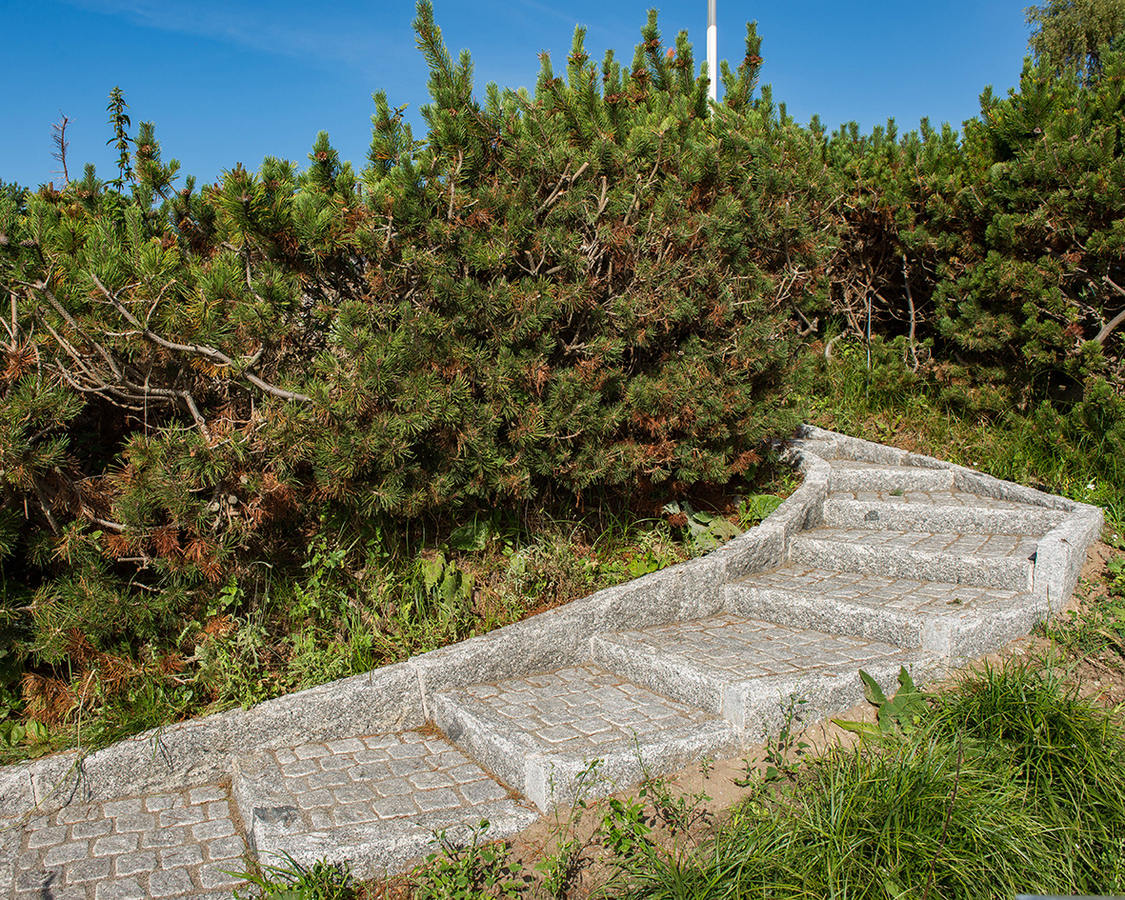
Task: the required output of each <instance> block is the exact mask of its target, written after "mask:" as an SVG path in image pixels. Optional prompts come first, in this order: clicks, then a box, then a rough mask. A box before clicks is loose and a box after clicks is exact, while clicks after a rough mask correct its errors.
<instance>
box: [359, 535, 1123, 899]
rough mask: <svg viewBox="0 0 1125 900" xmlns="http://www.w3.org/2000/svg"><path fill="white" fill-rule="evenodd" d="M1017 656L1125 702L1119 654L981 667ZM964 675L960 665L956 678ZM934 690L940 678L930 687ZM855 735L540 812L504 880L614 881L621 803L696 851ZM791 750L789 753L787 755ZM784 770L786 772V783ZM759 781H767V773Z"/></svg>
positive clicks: (864, 715)
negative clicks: (612, 825)
mask: <svg viewBox="0 0 1125 900" xmlns="http://www.w3.org/2000/svg"><path fill="white" fill-rule="evenodd" d="M1115 553H1116V551H1114V550H1113V548H1111V547H1109V546H1108V545H1106V544H1104V543H1102V542H1098V543H1096V544H1094V545H1093V546H1092V547H1091V548H1090V550H1089V553H1088V554H1087V559H1086V564H1085V565H1084V566H1083V568H1082V572H1081V575H1080V577H1079V582H1078V587H1077V589H1076V591H1075V594H1074V596H1073V597H1072V598H1071V600H1070V602H1069V603H1068V605H1067V607H1066V608H1065V609H1064V610H1063V611H1062V612H1061V613H1060V614H1059V615H1060V619H1062V620H1063V621H1066V619H1067V618H1068V613H1069V612H1074V613H1075V614H1079V613H1081V612H1082V611H1083V610H1088V609H1089V608H1091V607H1092V606H1094V605H1096V604H1097V603H1098V602H1100V601H1102V600H1104V599H1105V597H1106V596H1107V593H1106V586H1105V582H1104V579H1103V573H1104V571H1105V565H1106V562H1107V560H1108V559H1109V558H1110V557H1111V556H1113V555H1114V554H1115ZM1012 658H1029V659H1031V660H1036V661H1040V662H1041V664H1042V665H1044V666H1052V667H1054V668H1056V669H1057V670H1059V671H1061V672H1063V673H1065V675H1066V677H1067V678H1068V679H1069V680H1071V681H1072V682H1073V683H1074V684H1075V685H1076V686H1077V688H1078V690H1079V691H1080V692H1081V693H1082V694H1083V695H1084V696H1088V697H1091V698H1093V699H1095V700H1097V701H1098V702H1100V703H1104V704H1106V705H1108V706H1118V705H1120V704H1125V671H1123V669H1122V666H1121V665H1120V660H1121V656H1120V655H1115V654H1113V653H1112V652H1108V651H1107V652H1103V653H1098V654H1086V655H1083V656H1080V657H1074V656H1068V655H1065V654H1064V653H1063V652H1062V651H1061V650H1060V648H1059V646H1058V645H1057V644H1055V643H1053V642H1052V641H1051V640H1049V639H1048V638H1047V637H1045V636H1044V634H1043V632H1042V630H1040V631H1039V632H1037V633H1036V634H1034V635H1030V636H1028V637H1024V638H1019V639H1017V640H1014V641H1012V642H1011V643H1009V644H1008V645H1007V646H1006V647H1004V648H1003V649H1002V650H1000V651H998V652H996V653H993V654H990V655H989V656H987V657H984V658H983V659H982V660H980V661H978V662H977V663H976V665H980V664H982V663H984V662H987V663H989V664H992V665H998V664H1001V663H1003V662H1004V661H1006V660H1008V659H1012ZM950 677H951V678H956V677H957V673H956V672H954V673H952V674H951V676H950ZM931 687H933V685H931ZM834 718H836V719H840V720H844V721H863V722H874V721H875V718H876V717H875V708H874V707H872V706H871V705H869V704H864V705H861V706H857V707H855V708H853V709H851V710H848V711H846V712H843V713H841V714H840V715H838V716H835V717H834ZM856 739H857V738H856V736H855V735H854V734H853V733H852V732H850V731H847V730H846V729H844V728H841V727H840V726H839V725H836V724H835V723H834V722H832V721H831V720H828V721H819V722H797V723H796V726H795V728H794V733H793V736H792V738H791V740H790V741H789V746H788V748H785V747H781V746H779V745H778V743H777V742H776V741H775V742H774V743H773V745H772V746H769V745H765V744H758V745H755V746H752V747H749V748H747V750H746V752H745V753H744V754H743V755H740V756H738V757H736V758H732V759H721V760H705V761H702V762H701V763H699V764H696V765H694V766H691V767H689V768H687V769H684V770H683V771H681V772H679V773H677V774H675V775H673V776H669V777H667V778H663V779H657V781H656V782H655V784H649V785H647V786H642V787H638V788H634V789H632V790H630V791H627V792H623V793H620V794H617V795H615V796H614V797H612V798H604V799H598V800H594V799H591V800H588V801H586V802H584V803H579V804H578V805H576V806H574V807H569V808H563V809H557V810H555V811H554V812H552V813H550V814H548V815H545V816H541V817H540V819H539V820H538V821H537V822H536V823H535V824H534V825H532V826H531V827H529V828H528V829H526V830H525V831H523V832H521V833H520V834H518V835H516V836H515V837H514V838H511V839H510V840H509V841H508V844H509V846H510V852H509V854H508V860H509V863H508V866H509V868H508V869H507V871H506V874H505V877H506V878H508V879H510V880H513V881H517V882H522V883H523V885H524V887H525V889H526V890H527V892H528V896H530V897H544V898H547V897H551V898H569V900H580V898H587V897H590V896H592V895H594V894H595V893H596V892H598V891H599V890H600V889H603V888H605V887H606V886H607V885H609V884H611V883H612V879H613V877H614V875H615V874H616V872H615V870H614V868H613V867H612V866H611V865H610V864H608V862H607V861H608V859H609V858H610V854H609V852H608V851H607V850H606V848H604V847H603V846H602V841H603V840H604V834H605V832H604V829H602V828H601V826H602V825H603V822H604V820H605V817H606V815H607V813H608V812H609V811H610V810H611V808H612V805H613V804H614V803H615V802H616V803H617V804H621V805H625V806H628V805H636V804H639V805H640V806H641V807H643V821H644V822H645V824H646V825H648V826H649V827H650V828H651V829H652V837H653V838H655V839H656V840H658V841H660V842H661V843H662V844H663V845H664V846H665V848H666V849H668V850H671V851H687V850H691V849H693V848H695V847H697V846H699V845H700V844H702V843H703V842H705V841H706V840H707V838H708V837H709V836H710V835H711V834H713V833H714V830H715V827H716V825H718V824H719V823H721V822H722V820H723V818H724V816H726V815H729V812H730V810H731V809H732V808H733V807H735V806H737V805H738V804H739V803H741V802H743V801H745V800H747V799H749V798H750V797H751V796H752V795H753V794H754V792H755V791H757V790H760V788H756V787H750V786H747V785H746V784H740V782H746V781H747V780H748V779H747V775H748V774H753V773H759V774H760V773H764V771H765V769H766V768H767V766H769V765H771V764H772V765H774V766H775V768H777V767H779V766H778V764H779V763H780V767H781V768H784V764H785V760H786V759H787V760H788V761H790V762H793V761H795V760H797V759H798V758H799V757H800V756H803V755H812V756H815V755H818V754H821V753H823V752H825V751H826V750H828V749H829V748H830V747H833V746H849V745H851V744H852V743H854V741H855V740H856ZM786 749H787V751H788V752H785V751H786ZM784 778H785V776H784V774H781V775H780V776H779V779H780V780H784ZM758 781H759V783H760V779H758ZM363 896H365V897H368V898H380V900H398V898H409V897H411V896H412V881H411V879H410V878H409V877H407V876H403V877H401V878H396V879H391V880H389V881H385V882H380V883H378V884H371V885H368V886H367V893H365V894H364V895H363Z"/></svg>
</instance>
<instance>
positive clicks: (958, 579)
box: [789, 537, 1032, 591]
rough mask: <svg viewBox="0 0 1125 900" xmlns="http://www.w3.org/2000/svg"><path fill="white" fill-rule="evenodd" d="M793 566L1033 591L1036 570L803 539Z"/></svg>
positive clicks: (793, 551)
mask: <svg viewBox="0 0 1125 900" xmlns="http://www.w3.org/2000/svg"><path fill="white" fill-rule="evenodd" d="M789 561H790V562H791V563H792V564H794V565H802V566H807V567H809V568H812V569H826V570H828V571H840V572H856V573H858V574H861V575H883V576H885V577H887V578H911V579H915V580H918V581H943V582H946V583H947V584H973V585H977V586H979V587H991V588H1000V589H1003V590H1012V591H1030V590H1031V577H1032V566H1031V563H1030V561H1029V560H1027V559H1022V558H1019V557H1016V558H1012V557H997V558H987V559H984V558H979V557H973V556H960V555H955V554H952V553H943V552H928V551H920V550H899V549H895V550H888V549H887V548H883V547H866V546H862V545H856V544H844V543H841V542H839V541H823V540H818V539H816V538H809V537H798V538H795V539H794V540H793V543H792V544H791V545H790V548H789Z"/></svg>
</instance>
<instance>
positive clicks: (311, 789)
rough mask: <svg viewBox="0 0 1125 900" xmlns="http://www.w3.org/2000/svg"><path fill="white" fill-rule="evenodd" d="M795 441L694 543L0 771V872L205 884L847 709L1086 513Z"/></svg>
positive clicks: (965, 633) (1050, 576)
mask: <svg viewBox="0 0 1125 900" xmlns="http://www.w3.org/2000/svg"><path fill="white" fill-rule="evenodd" d="M795 452H796V456H797V457H798V459H799V461H800V463H801V465H802V467H803V468H804V471H805V476H806V479H805V484H804V485H803V486H802V488H801V489H799V490H798V492H797V493H796V494H795V495H794V496H793V497H792V498H790V500H789V501H787V502H786V504H785V505H784V506H783V507H782V508H781V510H779V511H778V513H775V514H774V516H771V518H770V519H769V520H768V521H767V522H766V523H765V524H764V525H763V526H761V527H760V528H759V529H755V530H754V531H752V532H750V533H748V534H747V535H745V536H743V537H742V538H739V539H737V540H736V541H734V542H732V543H731V544H729V545H727V546H726V547H724V548H722V549H721V550H719V551H716V552H714V553H712V554H709V555H708V556H707V557H704V558H703V559H702V560H698V561H694V562H692V563H687V564H685V565H684V566H679V567H675V568H673V569H669V570H665V571H664V572H661V573H656V574H655V575H653V576H648V577H647V578H645V579H640V580H638V581H637V582H635V583H633V584H631V585H628V586H624V587H622V588H614V589H610V590H609V591H604V592H600V593H599V594H597V595H594V596H593V597H592V598H588V600H586V601H580V602H579V603H576V604H572V605H571V606H570V607H566V608H564V609H562V610H556V611H553V612H551V613H547V614H544V615H543V616H540V617H536V619H534V620H529V621H528V622H525V623H520V624H518V625H516V626H511V627H510V628H508V629H502V630H501V631H500V632H496V633H495V634H493V635H487V636H484V637H482V638H477V639H474V640H472V641H468V642H465V643H464V644H463V645H457V646H456V647H453V648H446V649H444V650H441V651H435V652H434V653H433V654H426V655H425V656H423V657H419V658H418V659H416V660H411V661H410V662H409V663H406V664H400V665H399V666H397V667H388V668H387V669H386V670H378V671H376V672H375V673H372V674H371V675H370V676H362V677H359V678H356V679H348V680H345V681H343V682H339V683H337V684H336V685H333V686H328V687H326V688H323V689H314V690H313V691H310V692H306V693H305V694H303V695H295V696H294V697H293V698H284V699H283V700H281V701H273V702H272V703H271V704H263V705H262V706H261V707H259V708H256V709H255V710H251V711H250V712H248V713H242V712H241V711H238V712H236V713H232V714H224V715H225V718H224V717H214V718H213V719H210V720H202V721H201V722H199V723H193V724H191V725H189V726H185V727H184V728H179V730H175V731H174V733H169V734H168V735H166V736H165V735H153V736H149V738H148V741H149V744H148V745H146V744H145V743H144V740H143V739H137V740H135V741H133V742H125V743H124V744H122V745H120V746H119V747H116V748H110V749H109V750H107V751H101V752H100V753H98V754H94V755H93V756H92V757H89V758H87V759H85V760H82V761H81V762H82V765H81V766H79V765H78V762H79V760H78V757H76V756H75V757H73V762H68V760H67V759H65V758H64V759H62V760H61V761H58V760H56V761H50V760H48V761H45V762H37V763H33V764H29V765H28V766H25V767H22V768H12V769H10V770H6V771H4V772H0V829H2V830H0V897H8V898H21V900H23V898H27V900H30V898H54V900H65V898H82V900H110V898H117V900H126V898H142V897H156V898H165V897H167V898H179V897H221V896H229V895H230V892H231V890H232V888H234V887H236V886H237V885H238V884H239V879H238V876H237V875H232V874H230V873H232V872H234V873H237V872H240V871H245V870H246V869H247V867H249V866H251V865H253V863H254V861H255V859H259V860H261V861H262V862H265V863H276V862H277V861H278V858H279V857H280V856H281V855H283V854H288V855H291V856H292V857H293V858H294V859H296V860H298V861H300V862H302V863H306V864H307V863H311V862H312V861H314V860H316V859H320V858H328V859H331V860H347V861H348V862H349V863H350V865H351V866H352V869H353V871H354V872H355V873H356V874H357V875H360V876H368V875H376V874H380V873H381V872H383V871H387V870H392V871H393V870H396V869H400V868H402V867H403V866H405V865H407V864H409V863H410V862H411V860H414V859H417V858H419V857H420V856H422V855H424V854H425V853H426V852H427V851H428V850H429V849H430V846H431V841H432V836H433V834H434V832H435V831H438V830H446V831H448V833H449V834H450V835H452V836H456V835H458V834H467V833H468V832H469V831H470V830H471V829H472V828H473V827H474V826H476V825H477V823H478V822H479V821H480V820H481V819H488V820H489V821H490V823H492V828H491V830H490V832H489V834H490V836H500V835H503V834H510V833H513V832H515V831H518V830H520V829H522V828H524V827H526V826H527V825H529V824H530V823H531V822H532V821H534V819H535V818H536V817H537V816H538V815H539V814H540V812H542V811H545V810H547V809H549V808H550V807H551V806H552V805H553V804H555V803H560V802H566V801H567V800H568V799H569V798H571V797H573V796H574V794H575V792H576V791H577V790H578V789H579V785H581V786H582V788H581V789H582V790H585V791H589V790H594V791H599V790H604V791H610V790H613V789H615V788H617V787H623V786H626V785H628V784H632V783H635V782H636V781H637V780H638V779H639V778H640V777H642V775H643V774H645V773H659V772H665V771H671V770H674V769H676V768H679V767H681V766H683V765H685V764H687V763H689V762H691V761H694V760H696V759H698V758H700V757H701V756H703V755H711V756H718V755H727V756H734V755H737V754H738V752H739V749H740V748H741V747H742V746H744V745H746V744H747V743H749V742H753V741H756V740H759V739H760V738H762V737H763V736H764V735H766V734H768V733H770V732H771V731H774V730H776V729H777V728H778V727H780V725H781V717H782V713H783V709H784V705H785V702H786V700H787V698H791V697H801V698H803V699H804V700H806V701H807V703H808V706H807V709H809V710H810V711H812V712H814V713H817V714H823V715H829V714H831V713H833V712H837V711H839V710H841V709H845V708H847V707H849V706H851V705H853V704H854V703H856V702H857V701H858V700H859V699H860V698H861V697H862V686H861V683H860V680H859V678H858V670H859V669H860V668H863V669H864V670H865V671H867V672H869V673H871V674H872V675H873V677H875V678H876V679H877V680H879V681H881V682H882V683H883V684H884V686H886V687H888V688H890V687H891V686H892V684H893V682H894V680H895V676H896V675H897V673H898V670H899V667H900V666H903V665H906V666H908V667H910V668H911V669H913V670H914V671H915V673H916V675H917V677H925V675H926V674H927V673H932V672H934V671H935V670H938V669H940V668H941V667H943V666H948V665H951V664H954V663H956V662H958V661H961V660H963V659H965V658H968V657H972V656H976V655H979V654H981V653H984V652H987V651H988V650H991V649H994V648H996V647H998V646H1000V645H1001V644H1003V643H1004V642H1005V641H1007V640H1010V639H1012V638H1014V637H1017V636H1019V635H1022V634H1026V633H1027V632H1028V630H1029V629H1030V628H1031V627H1032V626H1033V625H1034V623H1035V622H1036V621H1039V620H1041V619H1042V618H1043V617H1044V616H1045V615H1047V614H1049V613H1050V612H1051V611H1052V610H1054V609H1057V608H1059V607H1060V606H1061V605H1062V603H1064V602H1065V600H1066V599H1067V597H1068V596H1069V593H1070V591H1071V590H1072V589H1073V585H1074V580H1075V578H1076V577H1077V571H1078V568H1079V567H1080V565H1081V562H1082V560H1083V559H1084V556H1085V549H1086V546H1087V545H1088V543H1089V542H1090V541H1091V540H1093V539H1094V538H1096V536H1097V534H1098V531H1099V529H1100V525H1101V516H1100V513H1099V512H1098V511H1097V510H1094V509H1092V508H1090V507H1084V506H1081V505H1079V504H1075V503H1071V502H1070V501H1066V500H1063V499H1061V498H1057V497H1050V496H1047V495H1044V494H1039V493H1037V492H1035V491H1031V490H1029V489H1026V488H1020V487H1018V486H1015V485H1009V484H1006V483H1004V482H999V481H996V480H995V479H989V478H987V477H985V476H981V475H979V474H977V473H972V472H969V471H968V470H964V469H958V468H956V467H951V466H946V465H944V464H942V463H939V462H938V461H936V460H930V459H926V458H924V457H917V456H911V455H909V454H905V453H903V452H901V451H895V450H890V449H889V448H885V447H880V446H879V445H875V444H869V443H867V442H864V441H858V440H855V439H852V438H847V437H845V436H843V435H835V434H832V433H830V432H822V431H819V430H817V429H805V438H804V440H803V441H799V442H797V446H796V451H795ZM239 716H241V718H239ZM381 723H388V724H393V723H399V724H398V726H397V727H386V726H384V725H382V724H381ZM295 734H298V735H301V737H300V738H295V737H294V736H293V735H295ZM177 742H178V743H177ZM146 746H147V747H149V748H150V749H148V750H147V751H146V749H145V748H146ZM161 748H162V749H161ZM158 751H159V752H158ZM146 752H147V753H149V754H150V757H151V758H146V757H145V753H146ZM68 765H69V766H70V768H71V769H72V770H74V771H78V770H79V769H80V770H81V771H82V772H83V773H84V774H83V775H82V776H81V777H77V776H75V774H74V771H68V768H67V767H68ZM5 779H6V780H5ZM4 816H7V818H3V817H4Z"/></svg>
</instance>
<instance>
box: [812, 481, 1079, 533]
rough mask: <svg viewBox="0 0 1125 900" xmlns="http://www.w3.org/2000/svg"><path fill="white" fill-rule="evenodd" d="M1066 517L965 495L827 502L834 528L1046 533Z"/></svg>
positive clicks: (845, 496) (855, 495) (846, 496)
mask: <svg viewBox="0 0 1125 900" xmlns="http://www.w3.org/2000/svg"><path fill="white" fill-rule="evenodd" d="M1065 516H1066V514H1065V513H1064V512H1062V511H1061V510H1054V509H1046V508H1044V507H1038V506H1031V505H1029V504H1026V503H1013V502H1011V501H1008V500H994V499H992V498H990V497H981V496H978V495H977V494H970V493H966V492H963V491H930V492H926V491H911V492H909V493H905V494H892V493H888V492H886V491H856V492H838V493H834V494H830V495H829V496H828V499H827V500H825V502H824V524H825V525H826V526H828V527H830V528H867V529H872V530H890V531H929V532H934V531H940V532H956V533H959V534H1022V535H1043V534H1046V533H1047V532H1048V531H1050V530H1051V529H1052V528H1054V527H1055V526H1056V525H1058V524H1059V522H1061V521H1062V520H1063V519H1064V518H1065Z"/></svg>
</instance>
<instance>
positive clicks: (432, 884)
mask: <svg viewBox="0 0 1125 900" xmlns="http://www.w3.org/2000/svg"><path fill="white" fill-rule="evenodd" d="M487 830H488V820H487V819H482V820H481V821H480V824H479V825H478V826H477V827H476V828H474V829H472V832H471V835H470V837H469V839H468V841H467V842H463V841H458V840H455V839H454V838H452V837H451V836H450V835H449V832H448V831H446V830H442V831H438V832H437V833H435V835H434V840H435V841H436V842H437V844H438V847H439V850H438V851H437V852H434V853H431V854H430V855H429V856H427V857H426V865H425V866H424V867H423V868H422V870H421V873H420V876H419V878H418V883H417V886H416V887H415V891H414V897H415V898H416V900H475V898H478V897H516V896H518V895H519V893H520V883H519V882H518V881H516V880H515V879H514V877H513V873H512V871H511V869H510V867H509V865H508V860H507V853H506V847H505V846H504V845H503V844H490V843H485V842H484V841H483V838H484V834H485V832H486V831H487Z"/></svg>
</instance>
